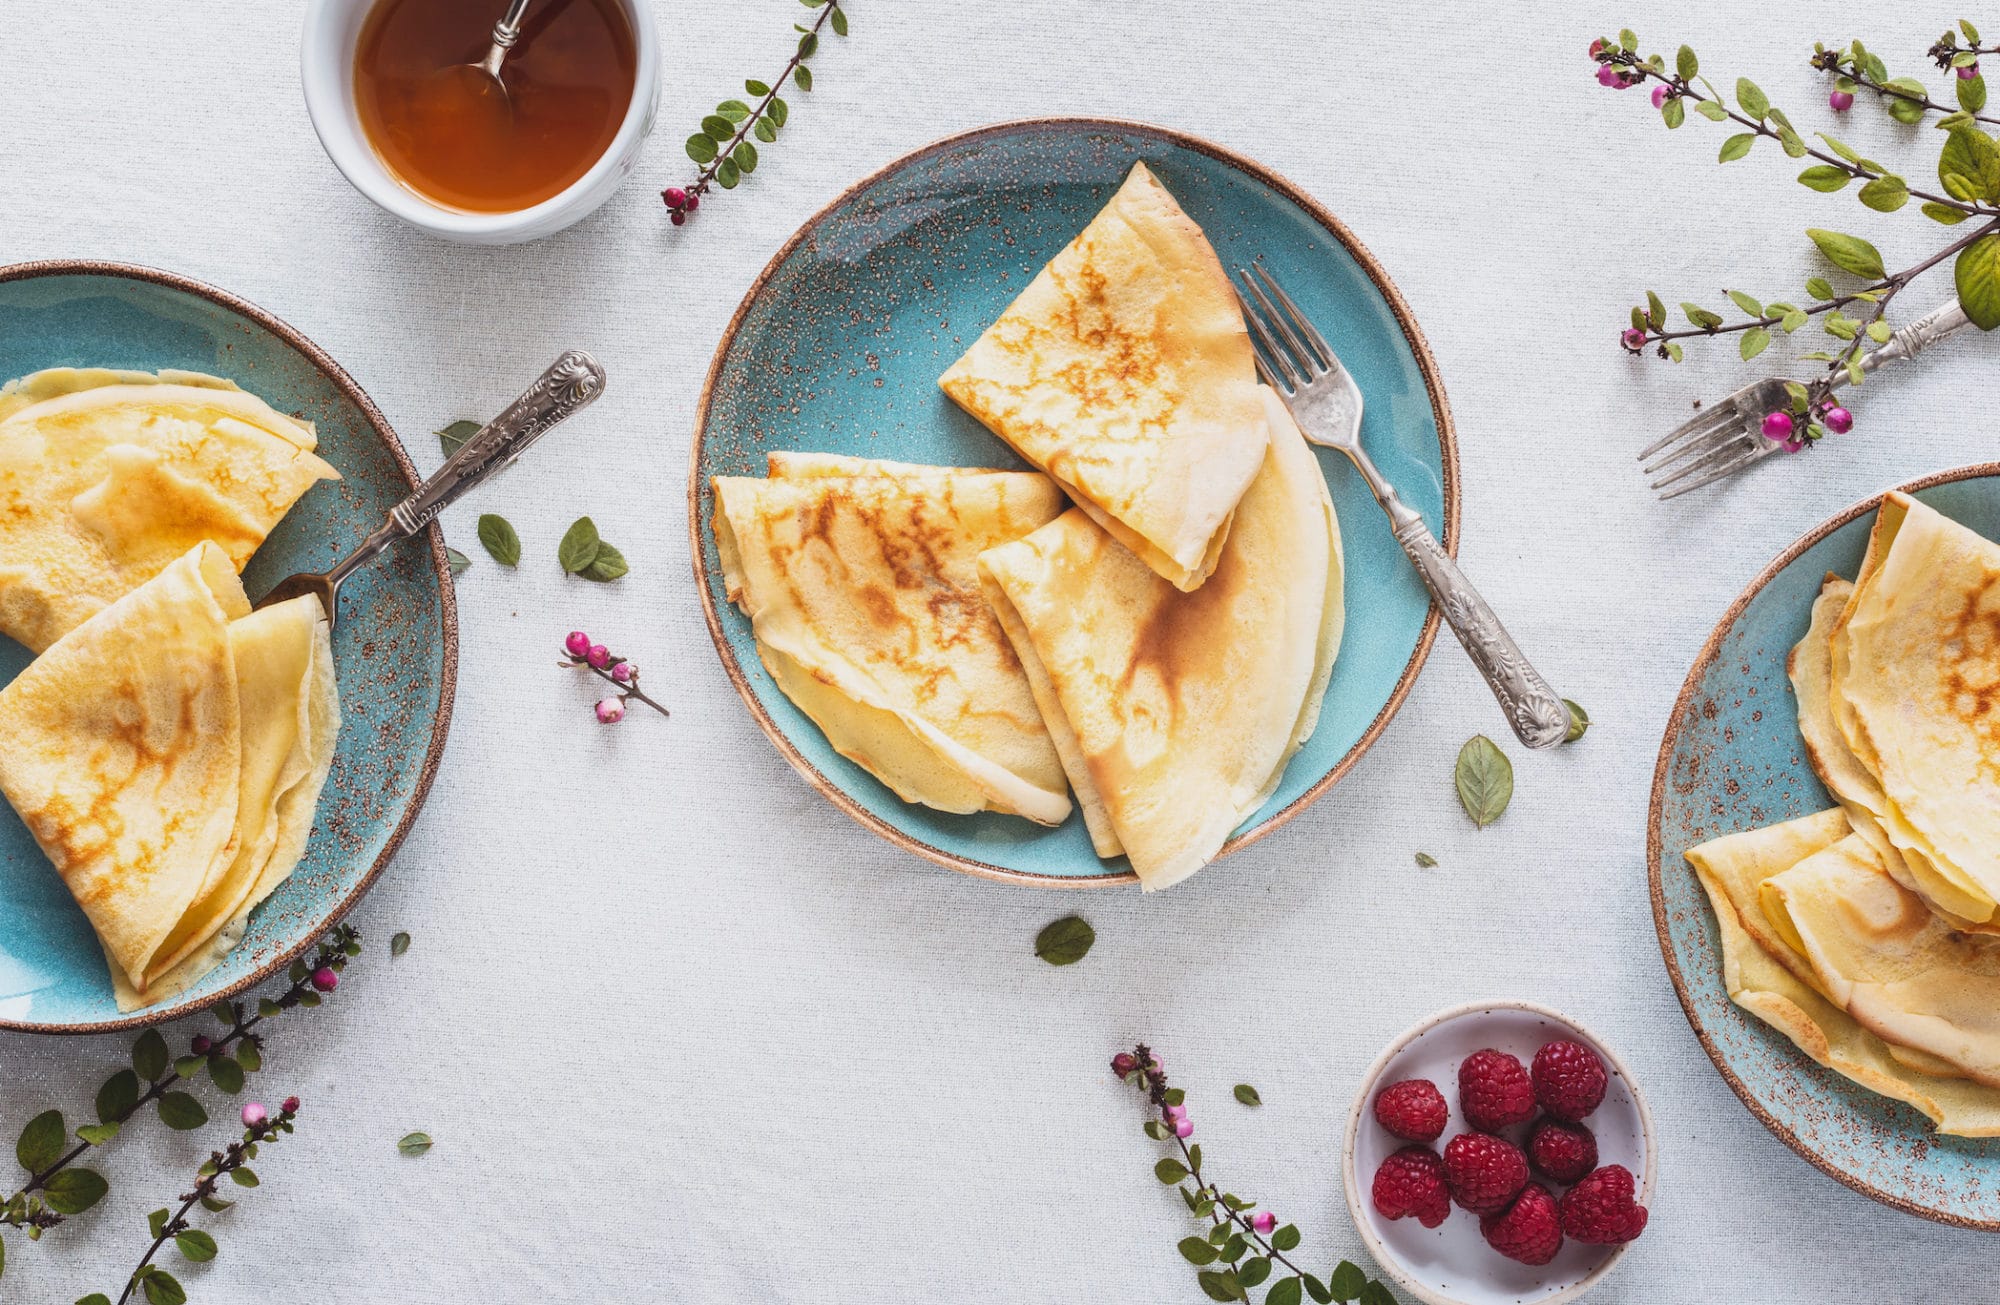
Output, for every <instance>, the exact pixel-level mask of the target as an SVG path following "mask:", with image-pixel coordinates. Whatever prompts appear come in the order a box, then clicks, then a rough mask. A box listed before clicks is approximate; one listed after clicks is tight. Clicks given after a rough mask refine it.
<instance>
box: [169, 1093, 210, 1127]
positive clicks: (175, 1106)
mask: <svg viewBox="0 0 2000 1305" xmlns="http://www.w3.org/2000/svg"><path fill="white" fill-rule="evenodd" d="M159 1108H160V1122H161V1123H163V1124H165V1125H166V1126H167V1127H168V1128H171V1129H174V1130H176V1131H177V1132H182V1133H185V1132H188V1131H190V1130H192V1129H196V1128H200V1127H201V1126H202V1125H203V1124H206V1123H207V1122H208V1112H207V1111H206V1110H203V1109H202V1108H201V1102H199V1101H196V1100H195V1099H194V1098H193V1097H191V1096H189V1095H188V1094H187V1093H185V1092H169V1093H167V1094H166V1095H165V1096H163V1097H161V1098H160V1106H159Z"/></svg>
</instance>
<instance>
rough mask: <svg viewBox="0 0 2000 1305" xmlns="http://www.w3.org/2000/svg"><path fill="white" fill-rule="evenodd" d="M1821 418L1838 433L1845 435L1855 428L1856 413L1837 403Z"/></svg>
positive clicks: (1831, 429) (1827, 426)
mask: <svg viewBox="0 0 2000 1305" xmlns="http://www.w3.org/2000/svg"><path fill="white" fill-rule="evenodd" d="M1820 420H1821V421H1822V422H1824V423H1826V428H1827V429H1828V430H1830V431H1832V432H1833V433H1834V434H1836V435H1845V434H1847V432H1849V431H1851V430H1853V429H1854V414H1853V413H1851V412H1849V411H1848V410H1847V409H1845V408H1843V407H1841V406H1840V405H1839V404H1837V403H1836V404H1834V405H1832V406H1831V407H1829V408H1827V409H1826V411H1825V412H1824V413H1823V414H1821V416H1820Z"/></svg>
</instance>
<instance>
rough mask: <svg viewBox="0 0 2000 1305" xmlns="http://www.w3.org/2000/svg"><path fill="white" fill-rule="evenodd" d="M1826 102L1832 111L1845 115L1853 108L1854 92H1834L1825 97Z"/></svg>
mask: <svg viewBox="0 0 2000 1305" xmlns="http://www.w3.org/2000/svg"><path fill="white" fill-rule="evenodd" d="M1826 102H1827V103H1828V104H1830V105H1832V106H1833V111H1834V112H1835V113H1846V112H1847V111H1848V110H1849V109H1851V108H1853V107H1854V92H1852V91H1835V92H1834V93H1833V94H1831V95H1829V96H1827V97H1826Z"/></svg>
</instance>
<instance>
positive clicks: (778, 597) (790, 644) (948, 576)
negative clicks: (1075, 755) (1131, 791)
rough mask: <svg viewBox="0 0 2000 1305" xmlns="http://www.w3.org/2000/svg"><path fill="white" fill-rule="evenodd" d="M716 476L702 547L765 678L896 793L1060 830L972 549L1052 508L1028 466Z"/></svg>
mask: <svg viewBox="0 0 2000 1305" xmlns="http://www.w3.org/2000/svg"><path fill="white" fill-rule="evenodd" d="M771 473H772V474H771V478H768V479H764V480H757V479H754V478H746V477H729V476H722V477H717V478H716V480H715V482H714V488H715V504H716V511H715V533H716V547H717V551H718V553H719V554H720V556H721V559H722V567H723V576H724V580H725V582H726V585H727V588H728V594H729V597H730V599H731V601H733V602H735V603H736V604H737V605H738V606H740V607H742V609H743V610H744V612H745V613H746V614H747V615H748V616H749V617H750V621H751V627H752V630H753V631H754V633H755V635H756V639H757V650H758V655H759V657H760V658H761V659H762V661H763V663H764V666H765V669H766V670H768V671H769V672H770V673H771V677H772V679H774V680H775V681H776V682H777V684H778V687H779V688H780V689H782V690H783V691H784V693H785V695H786V696H787V697H789V698H790V699H791V700H792V701H793V702H794V703H796V704H797V705H798V707H799V709H800V710H801V711H803V712H805V713H806V715H807V716H809V717H811V718H812V720H813V722H814V723H815V724H817V725H818V726H819V727H820V729H821V731H822V732H823V733H824V734H825V735H826V737H827V740H828V742H830V743H831V744H832V745H833V748H834V750H835V751H836V752H838V753H840V754H841V755H842V756H844V757H847V758H849V759H850V760H852V761H854V762H855V763H856V764H858V765H860V766H862V767H863V768H865V769H866V770H868V771H869V772H870V773H871V774H873V775H875V776H876V777H877V778H878V779H880V780H881V781H882V782H883V783H884V784H886V785H888V786H889V787H890V788H891V789H893V790H894V791H895V792H896V794H897V795H898V796H899V797H901V798H902V799H903V800H904V801H906V802H920V803H923V804H925V805H927V806H931V807H935V808H937V809H938V810H941V811H952V812H971V811H980V810H994V811H1003V812H1010V813H1012V814H1016V815H1022V816H1026V817H1027V818H1029V819H1030V820H1035V821H1038V822H1040V823H1042V824H1050V825H1053V824H1060V823H1061V822H1062V821H1063V820H1064V819H1066V818H1067V817H1068V815H1069V812H1070V802H1069V796H1068V793H1067V791H1066V790H1067V785H1066V784H1065V782H1064V778H1063V770H1062V765H1061V763H1060V762H1059V761H1058V760H1057V758H1056V754H1055V749H1054V747H1053V745H1052V744H1051V743H1050V740H1049V735H1048V731H1047V729H1046V728H1045V727H1044V726H1043V724H1042V719H1041V715H1040V713H1039V712H1038V711H1037V710H1036V707H1035V701H1034V696H1033V694H1032V692H1031V691H1030V689H1029V686H1028V683H1027V680H1026V679H1025V677H1024V676H1023V674H1022V670H1021V666H1020V664H1019V662H1018V661H1016V660H1015V657H1014V653H1013V650H1012V648H1011V647H1010V646H1009V644H1008V642H1007V639H1006V637H1005V636H1004V635H1003V634H1002V633H1001V631H1000V627H999V625H998V623H997V622H996V620H995V619H994V616H993V613H992V612H991V611H990V610H989V609H988V608H987V606H986V602H985V600H984V599H983V598H982V597H981V595H980V592H979V577H978V569H977V559H978V556H979V554H980V552H981V551H982V550H984V549H986V548H989V547H992V546H993V545H995V544H1000V543H1005V542H1007V541H1008V540H1012V539H1016V538H1019V537H1020V536H1022V535H1025V534H1027V533H1028V532H1029V531H1031V530H1033V529H1035V528H1036V527H1037V526H1040V525H1042V524H1043V523H1044V522H1046V521H1048V520H1050V519H1051V518H1053V517H1054V516H1055V515H1056V513H1058V512H1060V511H1061V510H1062V495H1061V494H1060V493H1058V492H1057V490H1056V488H1055V486H1054V484H1053V483H1051V482H1050V480H1049V479H1048V477H1046V476H1043V475H1040V474H1037V473H1034V472H997V471H980V470H971V469H965V468H956V467H919V466H912V465H910V464H902V463H885V462H877V461H870V460H863V459H844V458H838V457H833V456H831V455H779V456H774V457H773V459H772V465H771Z"/></svg>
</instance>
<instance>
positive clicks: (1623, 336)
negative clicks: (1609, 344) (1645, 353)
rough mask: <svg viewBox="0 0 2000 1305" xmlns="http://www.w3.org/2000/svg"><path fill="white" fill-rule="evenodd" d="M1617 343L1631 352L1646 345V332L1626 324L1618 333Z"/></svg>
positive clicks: (1635, 351)
mask: <svg viewBox="0 0 2000 1305" xmlns="http://www.w3.org/2000/svg"><path fill="white" fill-rule="evenodd" d="M1618 343H1620V344H1622V345H1624V346H1625V347H1626V349H1628V350H1630V351H1631V352H1633V353H1638V352H1639V351H1640V350H1641V349H1644V348H1645V347H1646V333H1645V332H1644V331H1642V330H1640V329H1639V328H1638V327H1636V326H1628V327H1626V328H1625V329H1624V330H1622V331H1620V332H1619V333H1618Z"/></svg>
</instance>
